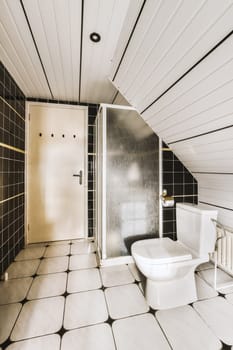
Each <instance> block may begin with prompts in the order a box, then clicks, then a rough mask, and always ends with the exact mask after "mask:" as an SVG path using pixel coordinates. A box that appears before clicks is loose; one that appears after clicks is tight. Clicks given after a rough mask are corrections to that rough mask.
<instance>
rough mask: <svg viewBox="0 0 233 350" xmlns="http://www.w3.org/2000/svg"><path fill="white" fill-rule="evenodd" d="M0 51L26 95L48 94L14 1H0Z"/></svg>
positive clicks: (26, 28)
mask: <svg viewBox="0 0 233 350" xmlns="http://www.w3.org/2000/svg"><path fill="white" fill-rule="evenodd" d="M0 50H1V51H0V54H1V55H0V57H1V60H2V61H3V63H4V65H5V66H6V68H7V69H8V70H9V72H10V73H11V74H12V75H13V77H14V78H15V80H16V82H17V83H18V85H19V87H20V88H21V89H22V90H23V92H24V93H25V94H26V95H30V96H34V97H44V98H50V97H51V94H50V92H49V89H48V85H47V82H46V79H45V76H44V73H43V70H42V67H41V64H40V61H39V58H38V55H37V52H36V49H35V46H34V44H33V40H32V37H31V34H30V32H29V29H28V25H27V22H26V18H25V16H24V13H23V9H22V7H21V5H20V1H18V0H2V1H1V4H0Z"/></svg>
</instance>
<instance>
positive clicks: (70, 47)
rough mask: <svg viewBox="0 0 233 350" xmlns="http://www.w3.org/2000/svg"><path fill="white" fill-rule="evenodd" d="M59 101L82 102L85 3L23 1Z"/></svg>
mask: <svg viewBox="0 0 233 350" xmlns="http://www.w3.org/2000/svg"><path fill="white" fill-rule="evenodd" d="M23 4H24V7H25V10H26V14H27V16H28V19H29V23H30V26H31V28H32V32H33V35H34V37H35V41H36V44H37V47H38V50H39V53H40V56H41V60H42V62H43V65H44V67H45V71H46V74H47V77H48V81H49V84H50V86H51V90H52V94H53V97H54V98H55V99H63V100H75V101H77V100H78V96H79V59H80V37H81V1H77V0H50V1H44V0H33V1H32V0H23Z"/></svg>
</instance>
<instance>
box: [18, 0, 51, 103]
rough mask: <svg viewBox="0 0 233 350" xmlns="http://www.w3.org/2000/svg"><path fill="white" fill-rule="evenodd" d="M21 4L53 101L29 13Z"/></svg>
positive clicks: (21, 0)
mask: <svg viewBox="0 0 233 350" xmlns="http://www.w3.org/2000/svg"><path fill="white" fill-rule="evenodd" d="M20 4H21V6H22V9H23V13H24V16H25V18H26V21H27V25H28V28H29V31H30V33H31V36H32V40H33V43H34V46H35V49H36V52H37V55H38V58H39V61H40V64H41V67H42V70H43V73H44V76H45V79H46V82H47V84H48V88H49V91H50V94H51V97H52V99H53V98H54V96H53V93H52V89H51V86H50V84H49V80H48V76H47V74H46V71H45V67H44V64H43V62H42V58H41V56H40V52H39V49H38V46H37V44H36V40H35V37H34V35H33V32H32V28H31V25H30V22H29V19H28V16H27V13H26V10H25V7H24V4H23V0H20Z"/></svg>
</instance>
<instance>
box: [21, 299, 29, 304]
mask: <svg viewBox="0 0 233 350" xmlns="http://www.w3.org/2000/svg"><path fill="white" fill-rule="evenodd" d="M28 301H30V300H28V299H27V298H24V299H23V300H22V301H20V303H21V304H22V305H24V304H26V303H27V302H28Z"/></svg>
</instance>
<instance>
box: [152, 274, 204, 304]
mask: <svg viewBox="0 0 233 350" xmlns="http://www.w3.org/2000/svg"><path fill="white" fill-rule="evenodd" d="M145 297H146V300H147V303H148V304H149V305H150V306H151V307H152V308H153V309H154V310H163V309H170V308H174V307H178V306H182V305H187V304H189V303H192V302H194V301H196V300H197V290H196V282H195V276H194V269H191V270H190V271H189V272H188V273H187V274H186V275H185V276H183V277H181V278H179V279H174V280H169V281H153V280H151V279H149V278H148V279H147V281H146V290H145Z"/></svg>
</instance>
